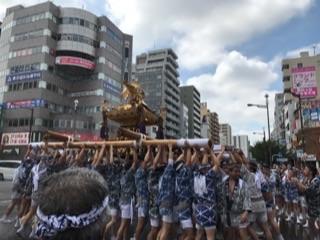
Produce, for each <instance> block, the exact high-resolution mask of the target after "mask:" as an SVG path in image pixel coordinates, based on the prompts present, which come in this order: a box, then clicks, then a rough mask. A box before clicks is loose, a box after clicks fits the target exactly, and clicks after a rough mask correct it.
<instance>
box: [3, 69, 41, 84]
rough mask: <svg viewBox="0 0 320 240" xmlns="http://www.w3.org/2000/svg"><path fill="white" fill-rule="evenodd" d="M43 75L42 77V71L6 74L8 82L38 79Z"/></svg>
mask: <svg viewBox="0 0 320 240" xmlns="http://www.w3.org/2000/svg"><path fill="white" fill-rule="evenodd" d="M41 77H42V72H41V71H32V72H25V73H16V74H10V75H8V76H6V83H12V82H20V81H29V80H37V79H41Z"/></svg>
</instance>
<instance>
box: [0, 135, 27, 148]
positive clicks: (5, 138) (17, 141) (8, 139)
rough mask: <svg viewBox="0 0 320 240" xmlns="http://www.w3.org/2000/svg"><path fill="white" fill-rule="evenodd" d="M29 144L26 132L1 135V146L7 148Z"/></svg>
mask: <svg viewBox="0 0 320 240" xmlns="http://www.w3.org/2000/svg"><path fill="white" fill-rule="evenodd" d="M28 143H29V133H28V132H18V133H3V134H2V139H1V144H2V145H7V146H17V145H27V144H28Z"/></svg>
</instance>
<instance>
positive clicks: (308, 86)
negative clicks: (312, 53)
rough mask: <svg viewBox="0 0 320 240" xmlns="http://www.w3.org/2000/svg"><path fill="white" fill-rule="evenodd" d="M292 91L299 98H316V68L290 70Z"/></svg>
mask: <svg viewBox="0 0 320 240" xmlns="http://www.w3.org/2000/svg"><path fill="white" fill-rule="evenodd" d="M291 73H292V91H293V92H294V93H295V94H297V95H300V96H301V98H312V97H316V96H317V92H318V89H317V80H316V67H315V66H309V67H297V68H292V69H291Z"/></svg>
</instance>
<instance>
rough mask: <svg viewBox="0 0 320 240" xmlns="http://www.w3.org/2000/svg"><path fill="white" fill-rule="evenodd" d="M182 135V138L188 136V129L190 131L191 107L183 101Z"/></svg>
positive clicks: (181, 105)
mask: <svg viewBox="0 0 320 240" xmlns="http://www.w3.org/2000/svg"><path fill="white" fill-rule="evenodd" d="M180 111H181V113H180V123H181V125H180V126H181V129H180V135H181V138H188V131H189V109H188V107H187V106H186V105H184V104H183V103H182V102H181V104H180Z"/></svg>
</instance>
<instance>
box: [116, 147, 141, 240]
mask: <svg viewBox="0 0 320 240" xmlns="http://www.w3.org/2000/svg"><path fill="white" fill-rule="evenodd" d="M128 150H129V149H128ZM131 150H132V155H133V156H132V157H131V156H130V155H129V152H127V156H126V159H125V161H126V162H125V163H124V168H123V173H122V176H121V179H120V186H121V194H120V208H121V224H120V228H119V229H118V232H117V239H118V240H122V239H129V227H130V220H131V221H132V220H133V211H134V195H135V192H136V188H135V182H134V175H135V172H136V167H137V164H138V156H137V152H136V149H131Z"/></svg>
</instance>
